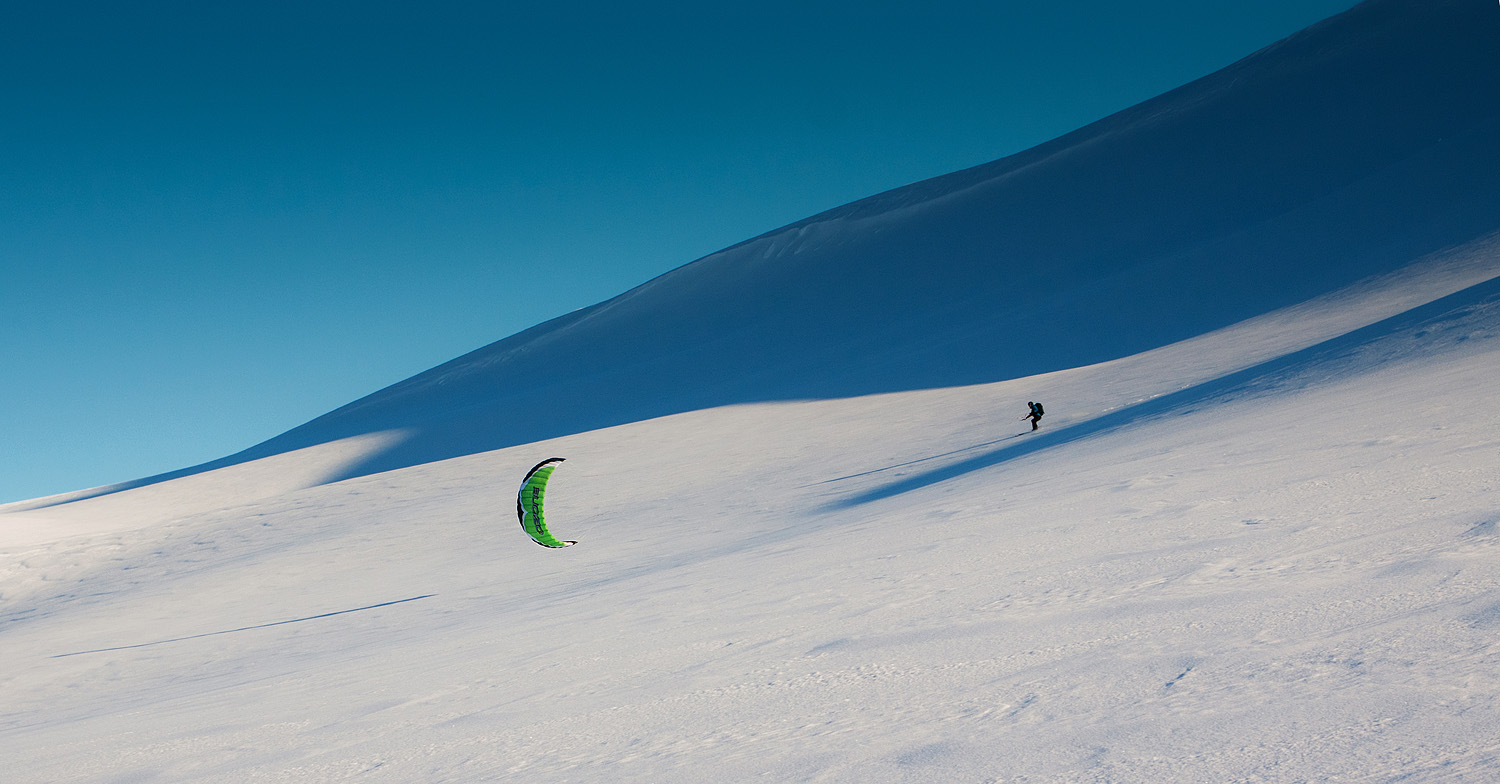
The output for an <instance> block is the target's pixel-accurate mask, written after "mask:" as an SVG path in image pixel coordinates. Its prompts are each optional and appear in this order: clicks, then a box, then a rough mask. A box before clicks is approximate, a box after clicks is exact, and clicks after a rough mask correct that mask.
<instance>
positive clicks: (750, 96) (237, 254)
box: [0, 0, 1355, 502]
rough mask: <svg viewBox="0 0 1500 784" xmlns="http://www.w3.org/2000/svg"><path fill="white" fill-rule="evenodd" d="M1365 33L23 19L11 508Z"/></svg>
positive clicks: (6, 331)
mask: <svg viewBox="0 0 1500 784" xmlns="http://www.w3.org/2000/svg"><path fill="white" fill-rule="evenodd" d="M1353 5H1355V3H1354V2H1352V1H1351V0H1260V1H1258V2H1255V3H1203V2H1202V1H1201V0H1137V2H1134V3H1128V4H1127V3H1118V2H1103V0H1078V1H1077V2H1059V3H1035V2H1027V3H1022V2H1002V1H1000V0H993V1H991V2H947V1H946V0H930V1H929V2H922V3H889V2H878V1H877V2H871V1H869V0H867V1H866V2H860V3H853V2H811V3H809V2H806V0H803V1H802V2H796V3H792V2H781V1H780V0H771V1H766V0H762V1H760V2H755V3H729V4H719V3H646V4H632V3H592V2H558V3H552V4H547V5H546V6H545V7H543V6H541V5H540V4H530V3H528V4H524V5H523V4H518V3H514V4H513V3H506V2H449V1H445V0H437V1H436V2H422V3H408V2H381V1H379V0H359V1H358V2H355V1H353V0H351V1H349V2H320V1H319V0H303V1H302V2H256V3H239V4H227V3H202V2H149V1H148V2H136V3H129V4H125V3H120V4H104V3H97V2H92V1H90V2H69V1H68V0H63V1H62V2H47V3H21V2H6V1H5V0H0V73H4V74H5V78H4V79H3V80H0V112H3V113H4V114H3V120H0V274H3V278H0V502H4V501H13V500H20V499H25V498H30V497H35V496H41V495H46V494H51V493H58V492H65V491H69V490H75V489H81V488H84V487H89V486H93V485H99V484H106V483H110V482H116V481H123V480H128V479H134V478H138V477H143V476H147V475H150V474H154V473H159V472H162V471H168V470H172V469H176V468H181V467H185V466H188V465H192V464H195V463H199V462H203V461H206V460H211V459H214V458H218V457H222V456H224V455H226V454H229V453H232V452H235V451H238V450H240V449H242V448H245V447H248V446H250V445H252V444H254V443H257V442H259V441H262V440H264V439H266V438H269V437H271V436H273V435H276V434H277V433H280V432H282V431H284V430H286V429H289V428H291V427H293V426H295V425H298V424H300V423H302V422H304V421H306V420H308V419H311V418H313V417H315V416H318V415H319V414H322V413H325V412H327V411H329V410H331V409H333V408H336V407H338V406H340V405H343V404H344V403H347V402H349V401H351V400H354V399H356V398H358V397H361V396H363V395H365V394H368V393H370V392H373V391H375V390H377V389H379V388H381V387H384V386H386V385H388V384H391V383H394V382H396V381H399V380H401V379H403V378H406V377H407V376H410V375H412V374H414V373H418V372H420V371H422V370H425V369H427V368H429V367H431V366H433V365H436V364H439V363H441V362H444V361H447V360H449V359H452V358H453V357H456V356H458V355H460V354H463V353H465V352H467V351H470V350H472V349H475V348H478V347H480V346H482V345H484V344H486V343H489V342H491V341H494V340H498V339H500V338H503V337H505V336H507V335H510V334H512V333H514V332H517V331H519V330H521V329H524V328H526V327H528V326H531V325H533V324H536V323H538V322H541V321H544V320H546V319H548V318H551V317H553V316H557V315H560V314H563V313H566V312H568V311H570V310H573V309H576V308H579V307H584V306H586V305H589V304H592V303H594V302H598V301H600V300H603V299H606V298H608V297H611V296H613V295H615V294H618V293H620V292H622V291H624V290H626V289H628V288H630V287H632V286H634V285H636V284H639V283H641V282H643V281H645V280H648V279H650V278H652V277H654V276H656V275H658V274H661V273H663V272H666V271H668V270H670V269H672V268H674V267H678V266H680V265H682V264H685V263H687V262H689V261H692V260H693V259H695V258H698V257H700V256H703V255H706V254H708V253H711V252H713V251H715V250H718V249H720V248H722V247H725V246H727V245H731V244H734V243H736V242H739V241H741V240H744V239H747V238H749V237H751V236H754V235H756V234H760V233H762V232H765V231H768V230H770V229H774V228H776V227H777V226H780V225H783V224H786V223H790V222H792V221H795V220H799V219H801V218H804V217H807V216H809V215H811V214H813V213H816V212H819V211H822V210H824V209H828V208H831V207H836V206H838V205H840V204H844V203H847V202H850V201H853V200H855V199H858V198H861V197H864V196H868V195H871V194H873V193H877V192H880V191H883V190H887V189H890V188H894V187H898V186H901V185H904V184H906V183H909V182H913V181H916V180H920V179H924V178H927V177H932V176H936V175H939V174H944V173H946V172H949V171H953V170H956V169H961V168H965V167H968V166H972V165H975V164H979V163H983V162H985V161H989V160H993V159H995V158H999V157H1003V156H1005V155H1008V154H1010V153H1013V152H1016V151H1019V150H1022V149H1025V148H1027V147H1030V146H1033V145H1035V144H1038V143H1040V142H1043V141H1046V140H1048V139H1051V138H1054V137H1056V136H1058V135H1061V134H1063V133H1066V132H1068V131H1070V130H1073V129H1074V128H1077V127H1079V126H1081V125H1084V124H1086V123H1088V122H1091V121H1093V120H1096V119H1099V118H1100V117H1103V116H1106V115H1108V114H1110V113H1112V112H1114V111H1117V110H1119V109H1123V108H1125V107H1127V106H1130V105H1132V104H1134V103H1138V102H1139V101H1142V100H1145V99H1147V98H1150V97H1152V96H1154V95H1156V94H1159V93H1161V92H1164V91H1166V90H1168V89H1171V88H1173V87H1175V86H1177V85H1180V84H1182V83H1185V82H1187V81H1190V80H1192V79H1194V78H1197V77H1199V76H1202V75H1205V74H1207V73H1210V72H1212V71H1214V70H1217V69H1218V68H1220V67H1222V66H1224V65H1227V64H1229V63H1231V62H1233V61H1234V60H1237V59H1239V58H1240V57H1243V56H1245V55H1247V54H1249V53H1251V52H1253V51H1254V50H1256V49H1259V48H1260V47H1262V46H1265V45H1267V44H1269V43H1272V42H1274V41H1276V40H1278V39H1280V38H1282V37H1285V36H1286V35H1288V34H1290V33H1293V32H1295V31H1296V30H1298V29H1300V28H1302V27H1305V26H1307V25H1308V24H1311V23H1313V22H1316V21H1318V20H1320V19H1322V18H1325V17H1327V16H1330V15H1333V14H1335V13H1338V12H1339V11H1342V10H1344V9H1346V8H1349V7H1352V6H1353Z"/></svg>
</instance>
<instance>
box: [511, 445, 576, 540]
mask: <svg viewBox="0 0 1500 784" xmlns="http://www.w3.org/2000/svg"><path fill="white" fill-rule="evenodd" d="M563 459H564V458H561V457H549V458H547V459H546V460H543V461H542V462H540V463H537V464H536V467H535V468H533V469H531V470H530V471H527V472H526V478H525V479H522V480H521V490H520V492H518V493H516V517H518V518H520V520H521V528H523V529H524V530H525V531H526V534H527V535H528V536H530V537H531V538H532V539H533V540H535V541H536V543H537V544H539V545H541V546H543V547H567V546H568V545H570V544H578V543H577V542H568V541H563V540H561V539H558V538H557V537H555V536H553V535H552V534H551V532H549V531H548V530H547V521H546V520H545V519H544V518H543V517H542V498H543V496H545V495H546V493H547V480H548V479H549V478H551V476H552V472H553V471H556V470H557V464H558V463H561V462H562V461H563Z"/></svg>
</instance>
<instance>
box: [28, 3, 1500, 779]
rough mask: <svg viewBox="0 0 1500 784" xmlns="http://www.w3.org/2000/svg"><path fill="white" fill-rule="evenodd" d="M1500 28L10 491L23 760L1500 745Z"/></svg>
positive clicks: (1467, 753)
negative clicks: (226, 435) (223, 438)
mask: <svg viewBox="0 0 1500 784" xmlns="http://www.w3.org/2000/svg"><path fill="white" fill-rule="evenodd" d="M1493 41H1500V9H1496V8H1495V7H1494V6H1493V4H1489V3H1485V2H1480V1H1479V0H1473V1H1472V2H1469V1H1467V0H1464V1H1460V0H1452V1H1449V2H1414V1H1412V0H1375V1H1374V2H1369V3H1366V4H1364V5H1362V6H1360V7H1358V8H1356V9H1355V10H1354V11H1352V12H1350V13H1348V14H1345V15H1343V16H1341V17H1338V18H1336V19H1334V20H1331V21H1330V22H1327V23H1325V24H1323V25H1320V26H1318V27H1315V28H1313V29H1312V30H1310V31H1308V32H1306V33H1303V34H1302V35H1299V36H1297V37H1294V38H1293V39H1290V40H1288V41H1286V42H1283V43H1281V44H1278V45H1277V46H1274V47H1271V48H1270V49H1268V50H1266V51H1264V52H1262V53H1261V54H1259V55H1257V56H1255V57H1252V58H1250V59H1249V60H1246V61H1244V62H1242V63H1240V64H1239V65H1237V66H1234V67H1233V68H1230V69H1228V70H1226V71H1225V72H1221V73H1220V74H1216V75H1214V76H1212V77H1209V78H1208V79H1205V80H1203V81H1200V82H1198V83H1195V84H1193V85H1189V86H1187V87H1185V88H1183V89H1182V90H1179V91H1176V92H1174V93H1172V94H1169V95H1167V96H1164V97H1163V98H1161V99H1158V100H1156V101H1153V102H1150V103H1148V104H1145V105H1143V106H1141V107H1138V108H1136V109H1134V110H1131V111H1129V112H1125V113H1123V114H1121V115H1118V116H1116V117H1113V118H1109V119H1108V120H1105V121H1104V122H1102V123H1100V124H1097V125H1095V126H1091V127H1090V128H1086V129H1083V130H1081V131H1079V132H1078V133H1076V134H1073V135H1071V136H1069V137H1066V138H1064V139H1060V140H1058V141H1057V142H1054V143H1053V144H1050V145H1046V146H1044V147H1042V148H1038V149H1037V150H1034V151H1031V152H1028V153H1025V154H1023V155H1020V156H1016V157H1015V158H1011V159H1007V160H1005V161H999V162H997V163H995V164H991V165H989V166H986V167H979V168H978V169H974V170H970V171H966V172H959V173H957V174H954V175H949V176H948V177H943V178H938V179H937V180H933V181H929V182H926V183H919V184H917V185H915V186H912V187H910V188H907V189H902V190H899V191H894V192H892V193H889V194H884V195H882V196H879V197H875V198H874V199H871V200H867V201H865V202H860V203H858V204H855V205H850V206H849V207H847V208H844V209H841V210H835V211H833V212H830V213H827V214H825V215H821V216H817V217H814V218H812V219H809V220H808V221H805V222H804V223H802V224H798V225H796V226H793V227H788V228H787V229H784V230H781V231H778V232H773V233H772V234H769V235H766V236H765V237H761V238H757V239H755V240H752V241H750V242H748V243H746V244H744V245H741V246H737V247H735V248H731V249H729V250H726V251H724V252H723V253H721V254H717V255H715V256H713V257H710V258H708V259H705V260H702V261H700V262H697V263H694V264H692V265H689V266H687V267H684V268H682V269H680V270H678V271H676V272H674V273H671V274H669V275H667V276H663V277H662V278H659V279H658V280H656V281H653V282H651V283H650V284H647V285H646V286H643V287H641V288H639V289H637V290H635V291H633V292H630V293H627V294H625V295H622V297H620V298H617V299H615V300H612V301H610V302H607V303H603V304H601V305H599V306H596V307H595V308H591V309H588V310H586V311H582V312H580V313H577V314H573V315H572V316H569V317H565V318H563V319H559V320H557V321H554V322H551V323H549V324H544V325H541V326H539V327H537V328H535V329H533V330H531V331H529V332H527V333H522V334H521V335H518V336H515V337H513V338H510V339H507V340H505V341H501V342H500V343H497V344H495V345H493V346H490V347H487V348H485V349H482V350H480V351H478V352H475V353H474V354H471V355H468V356H466V357H462V358H459V359H457V360H455V361H454V362H452V363H449V364H448V365H444V366H442V367H440V368H437V369H434V370H433V371H431V372H429V373H427V374H423V375H422V376H418V377H416V378H414V379H411V380H409V381H407V382H404V383H403V384H399V385H397V386H395V387H392V388H391V389H388V390H384V391H382V392H379V393H376V394H375V395H372V396H371V397H369V398H366V399H365V400H363V401H359V402H357V403H354V404H351V406H348V407H346V408H345V409H341V410H340V411H336V412H333V413H332V414H330V415H328V416H327V417H324V418H322V419H320V420H316V421H314V422H312V423H309V424H308V425H307V426H305V427H304V428H301V429H299V430H297V431H292V432H291V433H289V434H287V435H286V436H284V437H282V438H280V439H277V440H274V441H273V442H270V443H268V444H267V445H263V447H262V448H260V449H258V450H252V452H251V453H247V454H244V455H240V456H237V457H235V458H232V459H227V460H225V461H222V463H221V464H220V465H218V466H216V467H205V468H204V469H203V470H197V471H192V472H184V475H183V476H181V477H179V478H175V479H171V480H170V481H158V482H155V483H151V484H148V485H146V486H141V487H136V488H134V489H120V488H116V490H117V492H112V493H107V494H101V493H98V492H93V493H88V492H85V493H79V494H73V495H71V496H66V497H58V498H54V499H43V500H40V501H38V502H34V503H28V504H12V505H9V506H6V507H0V695H3V699H0V759H3V760H4V761H5V763H6V767H5V778H6V780H7V781H20V782H65V781H89V782H93V781H99V782H104V781H115V782H118V781H160V782H174V781H235V782H270V781H344V780H351V781H353V780H359V781H376V782H413V781H423V782H439V781H525V782H549V781H559V782H561V781H642V782H647V781H649V782H695V783H696V782H702V781H741V780H747V779H752V778H755V779H761V780H769V781H839V782H900V781H1163V782H1173V781H1180V782H1201V781H1288V782H1290V781H1310V780H1339V779H1342V780H1354V781H1395V780H1407V781H1411V780H1417V781H1425V780H1444V781H1475V782H1489V781H1493V780H1496V779H1497V778H1500V744H1497V742H1496V741H1495V740H1494V739H1495V738H1496V737H1500V647H1497V645H1496V642H1495V639H1496V638H1495V630H1496V628H1497V627H1500V588H1497V586H1500V581H1497V578H1500V560H1497V559H1500V533H1497V529H1496V526H1497V524H1500V486H1497V483H1496V476H1497V475H1500V452H1497V449H1496V444H1497V443H1500V407H1497V406H1495V404H1494V402H1493V394H1494V393H1493V390H1494V388H1495V385H1496V382H1497V381H1500V370H1497V369H1500V340H1497V338H1500V233H1497V232H1496V229H1500V225H1497V223H1500V221H1497V220H1496V218H1497V216H1500V211H1497V210H1496V209H1495V208H1496V207H1497V206H1500V204H1497V202H1500V188H1497V187H1496V185H1495V183H1494V179H1493V175H1494V173H1495V172H1496V171H1500V167H1497V166H1496V165H1495V164H1496V163H1497V161H1496V154H1495V153H1494V152H1493V151H1491V150H1490V146H1491V145H1489V144H1487V143H1486V142H1487V141H1488V140H1489V138H1493V135H1492V132H1493V131H1494V130H1495V125H1496V120H1497V110H1500V102H1497V101H1496V100H1495V99H1496V98H1500V69H1496V68H1495V67H1494V66H1495V65H1497V63H1496V62H1495V59H1496V57H1497V56H1500V55H1497V54H1496V53H1497V51H1500V47H1494V46H1490V45H1489V44H1490V43H1491V42H1493ZM1472 69H1477V70H1472ZM1486 134H1491V136H1490V137H1488V138H1487V137H1486ZM1023 292H1024V296H1023ZM804 398H805V399H804ZM1027 400H1042V401H1044V402H1045V403H1046V404H1047V408H1048V411H1049V415H1048V416H1047V418H1046V419H1044V420H1043V429H1042V430H1041V431H1040V432H1038V433H1029V432H1025V429H1026V425H1024V424H1023V423H1021V422H1019V421H1017V417H1019V416H1020V414H1022V413H1023V412H1024V410H1025V408H1024V402H1025V401H1027ZM731 403H734V404H737V405H726V404H731ZM518 422H519V423H523V424H517V423H518ZM528 423H529V424H528ZM543 437H547V438H548V440H543V441H535V442H533V441H532V439H538V438H543ZM495 447H503V448H495ZM552 455H563V456H566V457H568V458H569V460H568V462H567V463H566V464H565V465H564V467H563V468H561V469H560V470H559V471H558V473H557V474H556V476H555V478H554V480H553V486H552V489H551V492H550V493H549V497H548V502H549V518H550V520H551V522H552V524H553V526H554V529H555V530H556V531H557V532H558V533H559V534H561V535H563V536H565V537H566V538H570V539H578V540H580V541H581V544H580V545H578V546H576V547H572V548H568V549H565V550H559V551H548V550H542V549H541V548H538V547H536V546H535V545H534V544H532V543H531V542H530V541H529V540H528V539H526V538H525V537H524V536H523V535H522V534H521V532H520V530H519V528H518V527H517V526H516V525H515V523H514V518H513V517H511V515H512V509H513V496H512V494H513V493H514V484H515V482H516V481H517V480H518V478H519V476H520V474H521V472H523V471H524V470H525V469H526V468H528V467H530V466H531V465H533V464H534V463H535V462H536V461H537V460H539V459H541V458H543V457H549V456H552ZM443 458H446V459H443ZM385 468H391V469H397V470H387V471H384V472H378V471H380V469H385Z"/></svg>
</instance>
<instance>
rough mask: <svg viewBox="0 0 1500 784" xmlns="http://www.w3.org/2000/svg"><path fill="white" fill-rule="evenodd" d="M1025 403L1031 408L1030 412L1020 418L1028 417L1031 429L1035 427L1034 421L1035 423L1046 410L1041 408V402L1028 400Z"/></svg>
mask: <svg viewBox="0 0 1500 784" xmlns="http://www.w3.org/2000/svg"><path fill="white" fill-rule="evenodd" d="M1026 405H1027V406H1029V407H1030V408H1031V413H1030V414H1027V415H1026V416H1023V417H1021V418H1022V419H1030V420H1031V429H1032V430H1035V429H1036V423H1037V421H1038V420H1040V419H1041V418H1042V414H1045V413H1047V412H1045V411H1043V410H1042V404H1041V403H1030V402H1028V403H1027V404H1026Z"/></svg>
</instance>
